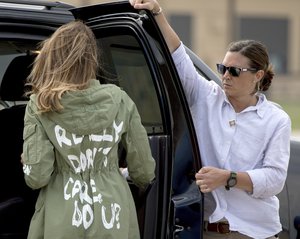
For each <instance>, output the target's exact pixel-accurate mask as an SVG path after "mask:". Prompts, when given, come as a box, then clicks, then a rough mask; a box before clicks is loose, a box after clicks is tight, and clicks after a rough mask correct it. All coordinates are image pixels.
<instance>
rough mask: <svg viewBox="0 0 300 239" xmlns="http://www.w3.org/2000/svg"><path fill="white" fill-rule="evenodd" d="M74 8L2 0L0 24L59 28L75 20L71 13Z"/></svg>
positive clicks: (33, 0) (36, 0)
mask: <svg viewBox="0 0 300 239" xmlns="http://www.w3.org/2000/svg"><path fill="white" fill-rule="evenodd" d="M72 8H74V6H72V5H69V4H66V3H62V2H50V1H43V0H30V1H29V0H0V22H1V26H5V23H9V24H12V25H17V24H37V25H47V26H54V27H58V26H59V25H62V24H64V23H66V22H69V21H71V20H73V19H74V17H73V15H72V13H71V12H70V11H69V10H70V9H72Z"/></svg>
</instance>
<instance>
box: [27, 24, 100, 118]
mask: <svg viewBox="0 0 300 239" xmlns="http://www.w3.org/2000/svg"><path fill="white" fill-rule="evenodd" d="M97 51H98V49H97V43H96V39H95V36H94V34H93V32H92V31H91V29H90V28H89V27H88V26H86V25H85V24H84V23H83V22H81V21H72V22H70V23H67V24H65V25H63V26H61V27H60V28H58V29H57V30H56V31H55V32H54V33H53V35H52V36H51V37H50V38H49V39H46V40H45V41H43V42H42V43H41V46H40V52H39V54H38V55H37V57H36V59H35V62H34V65H33V69H32V72H31V74H30V75H29V77H28V83H29V85H31V87H32V88H31V89H32V90H31V91H30V92H29V94H36V97H37V107H38V109H39V111H40V112H49V111H59V110H62V109H63V106H62V105H61V103H60V99H61V97H62V95H63V94H64V93H65V92H67V91H75V90H81V89H85V88H87V87H88V85H89V83H90V80H91V79H95V78H96V71H97V67H98V52H97Z"/></svg>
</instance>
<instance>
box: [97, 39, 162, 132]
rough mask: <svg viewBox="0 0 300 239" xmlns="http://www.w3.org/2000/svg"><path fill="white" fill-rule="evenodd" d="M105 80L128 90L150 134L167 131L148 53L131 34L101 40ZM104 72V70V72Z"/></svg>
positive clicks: (99, 41) (99, 40)
mask: <svg viewBox="0 0 300 239" xmlns="http://www.w3.org/2000/svg"><path fill="white" fill-rule="evenodd" d="M98 44H99V46H100V49H102V50H103V52H102V53H101V55H102V58H101V61H102V66H103V67H104V69H105V72H104V75H105V76H106V78H108V79H105V80H107V81H108V82H110V83H114V84H116V85H118V86H120V87H121V88H122V89H124V90H125V91H126V92H127V94H128V95H129V96H130V97H131V98H132V100H133V101H134V102H135V103H136V105H137V108H138V110H139V113H140V115H141V118H142V123H143V125H144V126H145V127H146V130H147V132H148V134H157V133H162V132H163V127H162V117H161V112H160V107H159V101H158V97H157V94H156V90H155V85H154V81H153V79H152V75H151V73H150V70H149V66H148V63H147V61H146V59H145V56H144V53H143V51H142V49H141V48H140V46H139V43H138V42H137V40H136V39H135V37H133V36H131V35H119V36H109V37H104V38H101V39H98ZM102 73H103V72H102Z"/></svg>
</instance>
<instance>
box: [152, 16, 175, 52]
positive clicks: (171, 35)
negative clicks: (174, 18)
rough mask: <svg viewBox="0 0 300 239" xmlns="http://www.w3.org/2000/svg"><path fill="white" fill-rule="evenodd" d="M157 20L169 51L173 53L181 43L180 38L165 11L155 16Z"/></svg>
mask: <svg viewBox="0 0 300 239" xmlns="http://www.w3.org/2000/svg"><path fill="white" fill-rule="evenodd" d="M155 20H156V22H157V24H158V26H159V28H160V31H161V33H162V34H163V36H164V39H165V41H166V43H167V45H168V48H169V51H170V52H171V53H173V52H174V51H175V50H176V49H177V48H178V47H179V45H180V38H179V36H178V35H177V34H176V32H175V31H174V30H173V28H172V27H171V26H170V24H169V23H168V21H167V19H166V17H165V15H164V14H163V13H161V14H159V15H157V16H155Z"/></svg>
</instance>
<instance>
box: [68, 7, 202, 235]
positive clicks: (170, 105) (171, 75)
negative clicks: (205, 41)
mask: <svg viewBox="0 0 300 239" xmlns="http://www.w3.org/2000/svg"><path fill="white" fill-rule="evenodd" d="M71 11H72V13H73V15H74V17H75V18H77V19H81V20H83V21H84V22H85V23H86V24H87V25H88V26H89V27H90V28H91V29H92V30H93V32H94V34H95V36H96V38H97V42H98V45H99V50H100V55H101V59H100V64H101V66H102V67H103V69H104V70H103V71H101V72H99V80H100V81H101V82H102V83H107V82H109V83H114V84H116V85H118V86H119V87H121V88H122V89H124V90H125V91H126V92H127V93H128V94H129V96H130V97H131V98H132V99H133V101H134V102H135V103H136V105H137V108H138V110H139V112H140V115H141V118H142V123H143V125H144V127H145V128H146V130H147V133H148V136H149V141H150V145H151V149H152V154H153V157H154V159H155V160H156V165H157V167H156V179H155V181H154V182H153V184H152V185H151V186H150V187H149V188H148V190H147V191H146V192H145V193H141V192H140V191H139V190H138V188H136V187H135V186H134V185H133V184H132V183H131V182H128V183H129V184H130V186H131V190H132V193H133V196H134V199H135V204H136V208H137V214H138V219H139V226H140V231H141V238H143V239H159V238H160V239H166V238H189V239H192V238H195V239H196V238H197V239H199V238H202V224H203V198H202V195H201V193H200V191H199V189H198V187H197V185H196V184H195V178H194V175H195V173H196V171H198V170H199V168H200V154H199V150H198V147H197V145H198V144H197V139H196V135H195V130H194V126H193V122H192V118H191V115H190V112H189V108H188V105H187V102H186V100H185V96H184V93H183V89H182V86H181V84H180V80H179V77H178V74H177V72H176V69H175V66H174V64H173V61H172V58H171V56H170V53H169V51H168V48H167V46H166V43H165V41H164V39H163V37H162V35H161V33H160V31H159V28H158V26H157V24H156V22H155V20H154V18H153V16H152V14H151V13H150V12H149V11H145V10H142V11H137V10H135V9H134V8H133V7H132V6H131V5H130V4H129V3H128V1H124V2H115V3H107V4H99V5H93V6H87V7H82V8H76V9H72V10H71ZM125 153H126V152H124V151H123V150H122V149H121V150H120V156H121V157H122V155H123V154H125ZM121 163H122V162H121ZM123 163H125V164H126V162H123Z"/></svg>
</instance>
